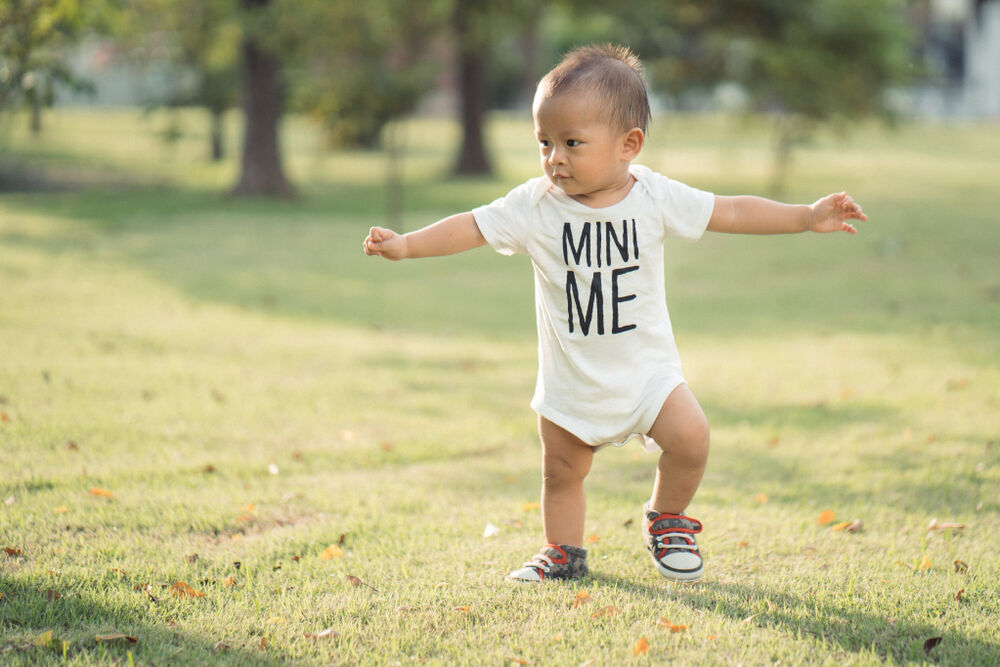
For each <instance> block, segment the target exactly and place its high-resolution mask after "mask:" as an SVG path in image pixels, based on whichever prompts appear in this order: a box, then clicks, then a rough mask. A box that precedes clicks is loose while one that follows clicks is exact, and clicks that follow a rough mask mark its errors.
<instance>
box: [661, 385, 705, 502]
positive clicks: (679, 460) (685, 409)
mask: <svg viewBox="0 0 1000 667" xmlns="http://www.w3.org/2000/svg"><path fill="white" fill-rule="evenodd" d="M649 436H650V437H651V438H653V440H655V441H656V444H658V445H659V446H660V449H662V450H663V453H662V454H660V461H659V465H658V466H657V470H656V482H655V483H654V485H653V497H652V498H651V499H650V502H651V505H652V509H654V510H656V511H657V512H669V513H671V514H683V513H684V510H685V509H687V506H688V503H690V502H691V499H692V498H694V494H695V492H696V491H697V490H698V485H699V484H701V478H702V475H704V474H705V464H706V463H707V462H708V419H706V417H705V413H704V412H702V410H701V406H700V405H698V401H697V400H696V399H695V397H694V394H692V393H691V390H690V389H688V386H687V385H686V384H682V385H679V386H678V387H677V388H676V389H674V390H673V392H671V394H670V396H668V397H667V400H666V401H664V402H663V407H662V408H660V414H659V415H658V416H657V418H656V421H655V422H653V427H652V428H651V429H650V430H649Z"/></svg>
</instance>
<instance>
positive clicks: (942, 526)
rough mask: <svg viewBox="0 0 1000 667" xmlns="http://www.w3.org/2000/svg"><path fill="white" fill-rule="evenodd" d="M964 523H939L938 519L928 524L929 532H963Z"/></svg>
mask: <svg viewBox="0 0 1000 667" xmlns="http://www.w3.org/2000/svg"><path fill="white" fill-rule="evenodd" d="M963 528H965V524H964V523H950V522H939V521H938V520H937V519H936V518H935V519H931V522H930V523H929V524H927V530H962V529H963Z"/></svg>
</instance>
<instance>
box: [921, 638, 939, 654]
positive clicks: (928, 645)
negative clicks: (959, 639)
mask: <svg viewBox="0 0 1000 667" xmlns="http://www.w3.org/2000/svg"><path fill="white" fill-rule="evenodd" d="M941 639H942V638H941V637H931V638H930V639H928V640H927V641H925V642H924V654H925V655H926V654H929V653H930V652H931V650H932V649H933V648H934V647H935V646H937V645H938V644H940V643H941Z"/></svg>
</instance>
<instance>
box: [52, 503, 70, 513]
mask: <svg viewBox="0 0 1000 667" xmlns="http://www.w3.org/2000/svg"><path fill="white" fill-rule="evenodd" d="M68 511H69V508H68V507H66V506H65V505H60V506H59V507H53V508H52V513H53V514H65V513H66V512H68Z"/></svg>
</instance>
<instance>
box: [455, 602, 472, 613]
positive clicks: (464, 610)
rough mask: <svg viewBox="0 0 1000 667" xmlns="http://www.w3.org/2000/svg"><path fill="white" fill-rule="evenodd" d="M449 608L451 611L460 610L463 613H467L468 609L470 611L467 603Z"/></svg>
mask: <svg viewBox="0 0 1000 667" xmlns="http://www.w3.org/2000/svg"><path fill="white" fill-rule="evenodd" d="M451 610H452V611H460V612H462V613H463V614H468V613H469V612H470V611H472V607H470V606H469V605H467V604H463V605H460V606H457V607H452V608H451Z"/></svg>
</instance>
